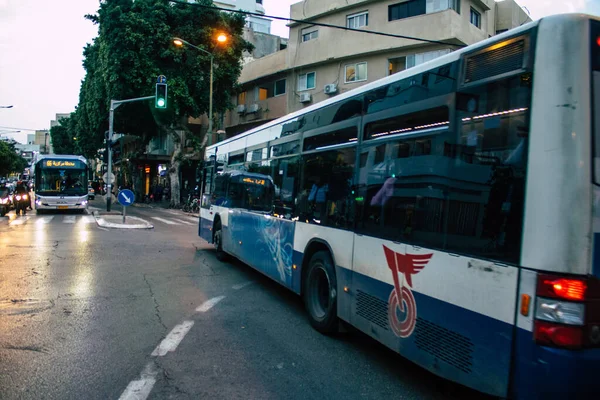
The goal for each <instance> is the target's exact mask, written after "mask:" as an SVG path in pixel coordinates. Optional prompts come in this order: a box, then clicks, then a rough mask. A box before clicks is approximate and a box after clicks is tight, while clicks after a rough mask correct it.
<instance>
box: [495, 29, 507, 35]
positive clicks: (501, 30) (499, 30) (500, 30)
mask: <svg viewBox="0 0 600 400" xmlns="http://www.w3.org/2000/svg"><path fill="white" fill-rule="evenodd" d="M507 31H508V29H498V30H497V31H496V35H499V34H501V33H504V32H507Z"/></svg>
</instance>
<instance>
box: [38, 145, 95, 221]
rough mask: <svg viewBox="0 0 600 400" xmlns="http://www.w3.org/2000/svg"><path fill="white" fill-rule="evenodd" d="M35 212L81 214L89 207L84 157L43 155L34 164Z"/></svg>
mask: <svg viewBox="0 0 600 400" xmlns="http://www.w3.org/2000/svg"><path fill="white" fill-rule="evenodd" d="M32 173H33V181H34V188H35V209H36V212H37V213H42V212H44V211H47V210H79V211H80V212H85V210H86V209H87V207H88V189H87V183H88V163H87V160H86V159H85V157H83V156H73V155H58V154H52V155H41V156H39V157H38V158H37V159H36V160H35V161H34V164H33V171H32Z"/></svg>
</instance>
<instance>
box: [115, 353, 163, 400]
mask: <svg viewBox="0 0 600 400" xmlns="http://www.w3.org/2000/svg"><path fill="white" fill-rule="evenodd" d="M156 375H158V370H157V369H156V366H155V365H154V363H153V362H150V363H148V364H147V365H146V368H144V370H143V371H142V373H141V376H140V378H141V379H139V380H137V381H131V382H129V385H127V388H125V391H124V392H123V394H121V397H119V400H145V399H146V398H148V396H149V395H150V392H151V391H152V388H153V387H154V384H155V383H156Z"/></svg>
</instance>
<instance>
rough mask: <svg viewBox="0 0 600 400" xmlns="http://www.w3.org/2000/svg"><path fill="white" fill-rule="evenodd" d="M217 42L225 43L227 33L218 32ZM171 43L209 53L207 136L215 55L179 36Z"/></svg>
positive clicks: (210, 128) (211, 107)
mask: <svg viewBox="0 0 600 400" xmlns="http://www.w3.org/2000/svg"><path fill="white" fill-rule="evenodd" d="M217 42H219V43H225V42H227V35H225V34H224V33H220V34H219V35H218V36H217ZM173 43H174V44H175V45H176V46H183V45H186V46H190V47H193V48H194V49H196V50H198V51H201V52H203V53H206V54H208V55H209V57H210V85H209V87H210V89H209V95H208V96H209V98H208V132H207V133H206V134H207V136H208V135H211V134H212V130H213V118H212V117H213V68H214V62H215V56H214V55H213V53H211V52H210V51H207V50H204V49H203V48H200V47H198V46H195V45H193V44H191V43H190V42H188V41H187V40H183V39H181V38H178V37H175V38H173Z"/></svg>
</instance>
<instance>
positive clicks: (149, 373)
mask: <svg viewBox="0 0 600 400" xmlns="http://www.w3.org/2000/svg"><path fill="white" fill-rule="evenodd" d="M245 283H246V284H247V283H248V282H245ZM224 298H225V296H218V297H213V298H212V299H209V300H207V301H205V302H204V303H202V304H200V306H198V308H196V311H197V312H207V311H208V310H210V309H211V308H213V307H214V306H215V305H216V304H217V303H218V302H220V301H221V300H223V299H224ZM192 326H194V321H183V323H181V324H179V325H177V326H175V327H174V328H173V329H172V330H171V332H169V334H168V335H167V336H166V337H165V338H164V339H163V340H162V341H161V342H160V344H159V345H158V346H157V347H156V349H154V351H153V352H152V354H151V355H152V356H153V357H162V356H164V355H166V354H167V353H169V352H173V351H175V350H176V349H177V346H179V343H181V341H182V340H183V338H184V337H185V335H187V333H188V332H189V331H190V329H192ZM157 375H158V369H157V367H156V364H155V363H154V362H150V363H148V364H146V367H145V368H144V370H143V371H142V373H141V374H140V379H138V380H135V381H131V382H129V385H127V387H126V388H125V391H123V394H121V397H119V400H146V399H147V398H148V396H149V395H150V392H151V391H152V388H153V387H154V384H156V376H157Z"/></svg>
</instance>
